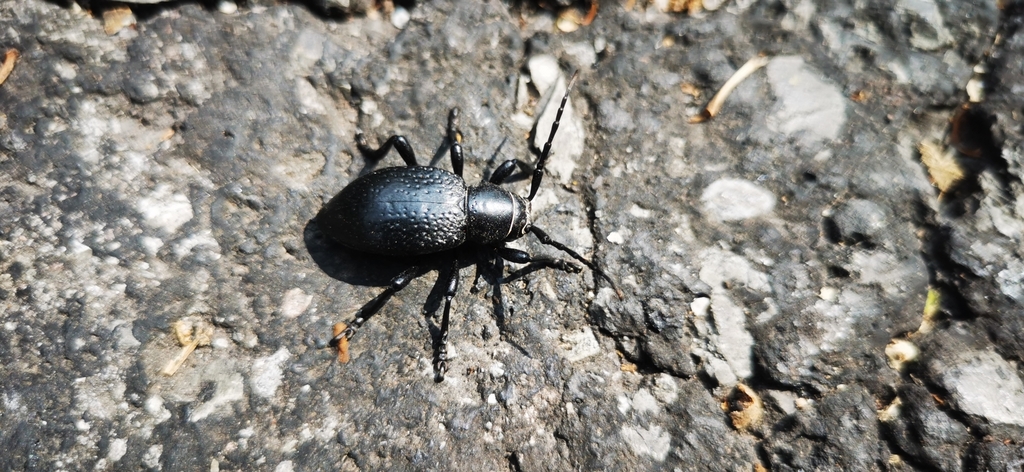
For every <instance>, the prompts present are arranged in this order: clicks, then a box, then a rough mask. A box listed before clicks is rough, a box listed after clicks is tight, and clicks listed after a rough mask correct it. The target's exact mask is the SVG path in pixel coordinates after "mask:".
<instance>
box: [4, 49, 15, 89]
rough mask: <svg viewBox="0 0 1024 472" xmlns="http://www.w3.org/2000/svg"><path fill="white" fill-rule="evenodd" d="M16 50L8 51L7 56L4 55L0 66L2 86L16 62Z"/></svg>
mask: <svg viewBox="0 0 1024 472" xmlns="http://www.w3.org/2000/svg"><path fill="white" fill-rule="evenodd" d="M18 55H19V54H18V50H17V49H8V50H7V54H4V63H3V65H0V85H3V83H4V81H5V80H7V77H8V76H9V75H11V71H13V70H14V61H17V60H18Z"/></svg>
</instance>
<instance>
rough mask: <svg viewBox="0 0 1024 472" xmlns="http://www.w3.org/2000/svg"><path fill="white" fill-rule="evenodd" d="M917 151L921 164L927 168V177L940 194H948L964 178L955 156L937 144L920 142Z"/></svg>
mask: <svg viewBox="0 0 1024 472" xmlns="http://www.w3.org/2000/svg"><path fill="white" fill-rule="evenodd" d="M917 150H918V151H919V152H920V153H921V163H922V164H924V165H925V167H927V168H928V175H929V176H931V178H932V183H933V184H934V185H935V186H936V187H938V188H939V191H940V192H942V193H947V192H949V191H950V190H951V189H952V188H953V187H954V186H955V185H956V184H957V183H958V182H960V180H962V179H963V178H964V170H963V168H961V167H960V163H958V162H957V161H956V156H954V155H953V153H952V152H951V151H949V150H947V149H945V148H943V146H942V145H941V144H939V143H938V142H936V141H933V140H928V141H921V143H920V144H918V145H917Z"/></svg>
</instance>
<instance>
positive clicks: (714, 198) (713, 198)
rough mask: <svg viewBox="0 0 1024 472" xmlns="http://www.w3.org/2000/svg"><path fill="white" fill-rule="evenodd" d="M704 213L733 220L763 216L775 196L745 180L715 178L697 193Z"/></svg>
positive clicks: (723, 219)
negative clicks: (699, 194) (701, 191)
mask: <svg viewBox="0 0 1024 472" xmlns="http://www.w3.org/2000/svg"><path fill="white" fill-rule="evenodd" d="M700 200H701V203H703V208H704V216H705V217H707V218H708V219H711V220H717V221H736V220H745V219H748V218H754V217H758V216H762V215H767V214H768V213H771V211H772V210H774V209H775V195H774V194H773V193H771V192H770V191H768V190H767V189H765V188H764V187H761V186H760V185H757V184H755V183H753V182H751V181H749V180H743V179H730V178H724V179H719V180H716V181H714V182H712V183H711V185H708V187H707V188H705V189H704V192H703V193H701V196H700Z"/></svg>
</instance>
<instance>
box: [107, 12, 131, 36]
mask: <svg viewBox="0 0 1024 472" xmlns="http://www.w3.org/2000/svg"><path fill="white" fill-rule="evenodd" d="M133 25H135V15H133V14H132V9H131V8H128V7H126V6H118V7H114V8H111V9H109V10H106V11H104V12H103V32H104V33H107V36H113V35H115V34H117V33H118V32H119V31H121V30H122V29H125V28H128V27H130V26H133Z"/></svg>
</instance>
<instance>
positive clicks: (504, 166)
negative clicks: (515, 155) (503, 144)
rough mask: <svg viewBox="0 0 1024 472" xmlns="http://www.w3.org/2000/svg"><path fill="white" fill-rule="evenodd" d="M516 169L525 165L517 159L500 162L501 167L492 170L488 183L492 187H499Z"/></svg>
mask: <svg viewBox="0 0 1024 472" xmlns="http://www.w3.org/2000/svg"><path fill="white" fill-rule="evenodd" d="M516 167H526V164H524V163H523V161H520V160H519V159H509V160H507V161H505V162H502V163H501V165H500V166H498V168H497V169H495V170H494V173H493V174H491V179H490V180H489V182H490V183H492V184H494V185H501V184H502V183H504V182H505V179H507V178H509V177H511V176H512V172H515V170H516Z"/></svg>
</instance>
